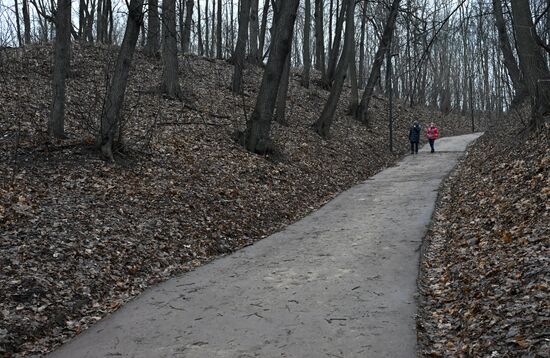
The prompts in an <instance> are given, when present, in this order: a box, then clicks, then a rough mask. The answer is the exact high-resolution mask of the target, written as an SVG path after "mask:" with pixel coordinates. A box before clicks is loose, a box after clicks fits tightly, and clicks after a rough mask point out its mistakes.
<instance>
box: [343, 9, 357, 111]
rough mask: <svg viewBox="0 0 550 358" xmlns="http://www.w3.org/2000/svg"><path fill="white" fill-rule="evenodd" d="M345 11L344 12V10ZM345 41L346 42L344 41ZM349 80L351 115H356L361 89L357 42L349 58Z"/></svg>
mask: <svg viewBox="0 0 550 358" xmlns="http://www.w3.org/2000/svg"><path fill="white" fill-rule="evenodd" d="M342 11H343V10H342ZM344 41H345V40H344ZM349 57H350V58H349V69H348V71H349V80H350V82H351V97H350V103H349V113H350V114H351V115H354V114H355V112H357V106H359V88H358V86H357V67H356V63H355V41H354V43H353V46H352V49H351V55H350V56H349Z"/></svg>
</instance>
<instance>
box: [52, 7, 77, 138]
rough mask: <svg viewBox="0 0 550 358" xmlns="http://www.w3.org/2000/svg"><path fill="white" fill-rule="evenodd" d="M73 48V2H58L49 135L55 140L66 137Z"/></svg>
mask: <svg viewBox="0 0 550 358" xmlns="http://www.w3.org/2000/svg"><path fill="white" fill-rule="evenodd" d="M70 46H71V0H58V1H57V13H56V15H55V60H54V70H53V89H52V93H53V101H52V111H51V113H50V118H49V122H48V133H49V134H50V136H51V137H53V138H63V137H64V136H65V129H64V121H65V79H66V78H67V73H68V71H69V63H70V59H69V52H70Z"/></svg>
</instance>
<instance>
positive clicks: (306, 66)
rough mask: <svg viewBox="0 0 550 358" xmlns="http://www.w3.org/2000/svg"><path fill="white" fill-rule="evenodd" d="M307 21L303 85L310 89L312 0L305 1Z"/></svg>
mask: <svg viewBox="0 0 550 358" xmlns="http://www.w3.org/2000/svg"><path fill="white" fill-rule="evenodd" d="M304 11H305V19H304V48H303V50H304V53H303V56H304V73H303V74H302V81H301V84H302V86H304V87H305V88H309V80H310V72H311V54H310V49H309V45H310V35H311V0H305V10H304Z"/></svg>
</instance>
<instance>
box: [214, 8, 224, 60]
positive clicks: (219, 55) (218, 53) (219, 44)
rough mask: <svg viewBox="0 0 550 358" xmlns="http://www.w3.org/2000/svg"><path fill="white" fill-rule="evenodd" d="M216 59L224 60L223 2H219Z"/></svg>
mask: <svg viewBox="0 0 550 358" xmlns="http://www.w3.org/2000/svg"><path fill="white" fill-rule="evenodd" d="M216 57H217V58H219V59H222V58H223V54H222V0H218V23H217V27H216Z"/></svg>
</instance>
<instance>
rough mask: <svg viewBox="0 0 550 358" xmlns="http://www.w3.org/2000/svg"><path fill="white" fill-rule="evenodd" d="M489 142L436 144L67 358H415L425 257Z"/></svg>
mask: <svg viewBox="0 0 550 358" xmlns="http://www.w3.org/2000/svg"><path fill="white" fill-rule="evenodd" d="M478 136H479V134H472V135H466V136H459V137H452V138H443V139H441V140H438V141H436V150H441V152H436V153H434V154H431V153H424V152H422V153H421V154H419V155H415V156H408V157H406V158H405V159H404V160H403V161H401V162H400V163H399V164H398V165H397V166H395V167H392V168H389V169H386V170H384V171H383V172H381V173H379V174H377V175H375V176H374V177H372V178H370V179H369V180H367V181H365V182H364V183H362V184H360V185H357V186H355V187H353V188H351V189H350V190H348V191H346V192H344V193H342V194H340V195H339V196H338V197H336V198H335V199H334V200H332V201H331V202H329V203H328V204H327V205H325V206H324V207H323V208H321V209H320V210H318V211H317V212H315V213H313V214H311V215H309V216H308V217H306V218H304V219H303V220H301V221H299V222H297V223H295V224H293V225H290V226H289V227H287V228H286V229H285V230H284V231H281V232H279V233H277V234H274V235H272V236H270V237H268V238H266V239H264V240H262V241H260V242H258V243H256V244H255V245H253V246H250V247H247V248H245V249H243V250H240V251H238V252H237V253H234V254H232V255H230V256H227V257H224V258H221V259H218V260H216V261H214V262H212V263H210V264H207V265H205V266H202V267H200V268H198V269H197V270H195V271H192V272H188V273H186V274H183V275H182V276H180V277H177V278H174V279H171V280H169V281H167V282H165V283H163V284H161V285H159V286H156V287H154V288H152V289H149V290H148V291H146V292H145V293H144V294H142V295H141V296H140V297H139V298H137V299H136V300H134V301H132V302H130V303H128V304H127V305H125V306H124V307H122V308H121V309H120V310H118V311H117V312H116V313H114V314H113V315H112V316H110V317H108V318H106V319H104V320H102V321H100V322H98V323H97V324H96V325H94V326H93V327H91V328H90V329H89V330H87V331H86V332H84V333H83V334H81V335H80V336H78V337H77V338H76V339H74V340H73V341H71V342H69V344H67V345H65V346H63V347H61V349H59V350H58V351H56V352H54V354H52V355H51V357H52V358H54V357H56V358H59V357H70V358H77V357H110V356H112V357H117V356H118V357H144V358H145V357H147V358H149V357H190V358H199V357H200V358H215V357H313V358H317V357H369V358H370V357H392V358H398V357H407V358H410V357H415V355H416V353H415V352H416V331H415V319H414V315H415V312H416V305H415V292H416V278H417V271H418V259H419V247H420V244H421V240H422V237H423V236H424V235H425V233H426V229H427V225H428V223H429V221H430V217H431V215H432V211H433V209H434V204H435V200H436V196H437V190H438V187H439V184H440V182H441V180H442V179H443V178H444V177H445V176H446V175H447V174H448V173H449V171H450V170H451V169H452V168H453V167H454V166H455V164H456V161H457V159H458V158H459V157H460V156H461V155H462V151H464V150H465V148H466V146H467V144H469V143H470V142H471V141H472V140H474V139H476V138H477V137H478Z"/></svg>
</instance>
